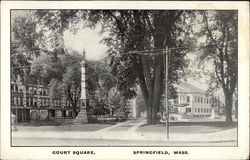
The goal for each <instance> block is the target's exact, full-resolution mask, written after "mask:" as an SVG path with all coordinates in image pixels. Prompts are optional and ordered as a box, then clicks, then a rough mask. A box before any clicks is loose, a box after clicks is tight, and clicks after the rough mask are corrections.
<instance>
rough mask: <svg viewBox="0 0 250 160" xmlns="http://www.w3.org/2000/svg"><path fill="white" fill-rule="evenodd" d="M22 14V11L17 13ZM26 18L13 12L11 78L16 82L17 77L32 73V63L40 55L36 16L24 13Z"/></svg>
mask: <svg viewBox="0 0 250 160" xmlns="http://www.w3.org/2000/svg"><path fill="white" fill-rule="evenodd" d="M16 12H18V13H19V12H21V11H16ZM22 13H23V14H24V13H25V16H18V15H17V14H14V11H12V12H11V14H12V15H11V44H10V49H11V51H10V56H11V58H10V60H11V78H12V79H13V80H15V79H16V78H17V75H24V76H26V77H27V76H28V75H29V73H30V64H31V63H30V61H31V60H32V59H33V57H36V56H38V55H39V51H38V49H39V44H38V42H37V37H39V36H40V33H39V32H37V30H36V29H37V28H36V23H35V21H34V15H32V13H31V12H22Z"/></svg>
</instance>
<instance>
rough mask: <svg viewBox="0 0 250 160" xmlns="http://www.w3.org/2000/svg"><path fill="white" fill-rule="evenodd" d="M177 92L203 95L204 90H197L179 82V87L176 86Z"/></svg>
mask: <svg viewBox="0 0 250 160" xmlns="http://www.w3.org/2000/svg"><path fill="white" fill-rule="evenodd" d="M177 92H184V93H202V94H205V91H204V90H202V89H199V88H197V87H195V86H193V85H191V84H189V83H187V82H181V83H180V84H179V85H177Z"/></svg>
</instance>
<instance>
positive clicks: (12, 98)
mask: <svg viewBox="0 0 250 160" xmlns="http://www.w3.org/2000/svg"><path fill="white" fill-rule="evenodd" d="M13 104H14V97H13V96H11V105H13Z"/></svg>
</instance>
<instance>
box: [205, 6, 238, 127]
mask: <svg viewBox="0 0 250 160" xmlns="http://www.w3.org/2000/svg"><path fill="white" fill-rule="evenodd" d="M201 14H202V16H203V27H204V28H203V31H202V32H201V34H202V36H205V38H206V42H205V47H202V50H203V52H202V54H201V56H200V57H201V60H202V62H210V64H213V66H214V68H213V70H212V72H210V87H212V88H213V89H214V88H219V87H222V90H223V93H224V96H225V107H226V108H225V109H226V122H227V123H229V124H230V123H232V105H233V98H234V97H233V96H234V93H235V92H237V90H236V88H237V82H238V79H237V78H238V42H237V40H238V24H237V20H238V15H237V11H203V12H201ZM236 94H237V93H236Z"/></svg>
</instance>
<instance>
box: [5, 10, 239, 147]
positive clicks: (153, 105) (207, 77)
mask: <svg viewBox="0 0 250 160" xmlns="http://www.w3.org/2000/svg"><path fill="white" fill-rule="evenodd" d="M237 29H238V14H237V10H65V9H61V10H11V48H10V50H11V53H10V60H11V117H12V122H11V124H12V145H13V146H141V145H143V146H144V145H146V146H148V145H149V146H237V117H238V112H237V110H238V103H237V101H238V92H237V88H238V87H237V83H238V69H237V68H238V60H237V57H238V41H237V39H238V38H237V36H238V30H237Z"/></svg>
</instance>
